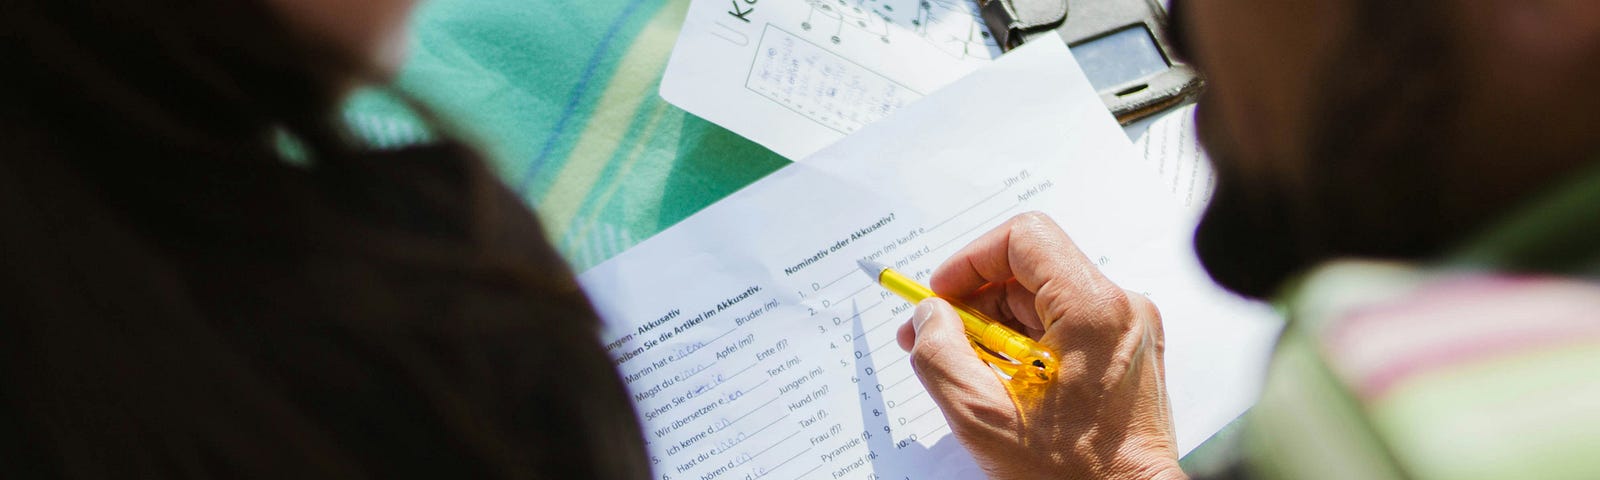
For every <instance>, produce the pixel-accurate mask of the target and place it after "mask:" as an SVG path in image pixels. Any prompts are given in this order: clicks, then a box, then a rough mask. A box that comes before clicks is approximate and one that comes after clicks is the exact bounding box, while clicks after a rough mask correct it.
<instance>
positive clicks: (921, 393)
mask: <svg viewBox="0 0 1600 480" xmlns="http://www.w3.org/2000/svg"><path fill="white" fill-rule="evenodd" d="M927 394H928V390H927V389H922V390H917V393H913V394H911V396H909V397H906V399H905V400H901V401H900V403H897V404H896V405H905V404H907V403H910V402H911V401H912V400H916V399H917V397H920V396H923V395H927Z"/></svg>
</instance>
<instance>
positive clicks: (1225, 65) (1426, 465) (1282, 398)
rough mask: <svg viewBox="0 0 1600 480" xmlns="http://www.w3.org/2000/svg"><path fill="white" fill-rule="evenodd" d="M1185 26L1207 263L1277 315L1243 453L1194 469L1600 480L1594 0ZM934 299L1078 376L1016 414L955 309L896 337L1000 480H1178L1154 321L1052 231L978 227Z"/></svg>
mask: <svg viewBox="0 0 1600 480" xmlns="http://www.w3.org/2000/svg"><path fill="white" fill-rule="evenodd" d="M1173 8H1174V10H1173V13H1174V18H1173V24H1174V25H1175V26H1176V27H1177V28H1178V30H1179V31H1177V32H1174V36H1175V38H1180V39H1181V42H1180V50H1182V51H1183V52H1184V55H1185V56H1186V57H1187V59H1188V60H1190V61H1192V62H1193V63H1194V64H1195V65H1197V66H1198V68H1199V69H1200V70H1202V71H1203V73H1204V74H1205V76H1206V77H1207V80H1208V85H1209V87H1208V91H1207V92H1206V93H1205V94H1204V95H1203V98H1202V100H1201V104H1200V107H1199V109H1198V120H1199V123H1198V125H1199V129H1200V134H1201V137H1202V141H1203V142H1204V144H1205V146H1206V147H1207V150H1208V152H1209V153H1210V155H1211V157H1212V160H1213V161H1214V162H1215V166H1216V170H1217V173H1218V177H1219V178H1218V185H1217V190H1216V195H1215V198H1213V199H1212V202H1211V203H1210V205H1209V206H1208V209H1207V211H1206V213H1205V215H1204V217H1203V220H1202V222H1201V224H1200V226H1199V228H1198V231H1197V232H1196V234H1195V248H1196V249H1197V253H1198V254H1199V256H1200V258H1201V260H1202V261H1203V263H1204V264H1205V266H1206V268H1207V269H1208V270H1209V271H1210V273H1211V275H1212V276H1213V278H1215V279H1216V280H1217V281H1218V282H1219V283H1220V284H1222V285H1223V286H1225V287H1228V288H1230V289H1232V290H1234V291H1235V292H1238V293H1240V294H1243V295H1246V296H1250V297H1255V298H1260V299H1268V300H1272V301H1274V302H1275V303H1276V304H1277V305H1278V306H1279V307H1280V309H1281V311H1283V312H1286V313H1287V315H1288V317H1289V322H1290V323H1289V325H1288V327H1287V330H1286V331H1285V332H1284V334H1283V337H1282V339H1281V342H1280V344H1279V345H1278V349H1277V353H1276V355H1275V358H1274V360H1273V364H1272V367H1271V371H1270V375H1269V379H1268V386H1267V388H1266V391H1265V392H1264V395H1263V397H1262V399H1261V401H1260V404H1259V405H1258V406H1257V407H1255V408H1254V409H1253V411H1252V412H1251V413H1250V414H1249V415H1248V416H1247V417H1246V419H1245V421H1244V424H1243V427H1242V429H1243V430H1242V433H1241V434H1239V435H1238V437H1239V438H1240V439H1241V446H1240V449H1242V451H1243V454H1242V455H1241V456H1242V457H1243V458H1242V459H1241V461H1239V462H1238V463H1237V465H1235V466H1234V467H1232V468H1226V469H1220V471H1217V472H1206V473H1210V474H1215V475H1221V476H1229V477H1256V478H1294V479H1318V478H1326V479H1390V478H1438V479H1469V478H1515V479H1521V478H1540V479H1550V478H1600V455H1597V452H1600V378H1597V377H1596V375H1595V372H1597V371H1600V283H1596V281H1595V280H1596V276H1597V275H1600V95H1596V94H1595V93H1594V92H1593V89H1594V86H1595V85H1600V2H1592V1H1582V0H1516V1H1510V0H1488V1H1483V0H1425V1H1418V2H1391V1H1383V0H1327V1H1305V0H1290V1H1280V2H1259V1H1250V0H1176V2H1175V4H1174V6H1173ZM1085 208H1093V207H1092V206H1085ZM932 286H933V288H934V289H935V290H936V291H938V292H939V293H940V294H941V295H944V296H947V297H954V298H963V299H965V300H966V301H967V302H970V303H971V304H973V305H974V306H976V307H979V308H982V309H985V310H987V311H988V312H990V313H992V314H995V315H997V316H999V317H1003V318H1006V319H1008V320H1009V321H1011V322H1013V323H1014V324H1015V325H1016V326H1017V327H1018V328H1022V329H1025V330H1026V331H1029V332H1030V333H1032V334H1034V335H1036V336H1038V337H1040V338H1041V339H1042V342H1043V343H1044V344H1045V345H1046V346H1048V347H1050V348H1052V349H1053V350H1054V351H1056V353H1057V354H1058V355H1060V357H1061V358H1062V360H1063V362H1062V374H1061V375H1060V377H1059V379H1058V381H1057V382H1056V383H1054V384H1051V385H1049V386H1048V387H1046V388H1044V389H1043V390H1042V391H1032V392H1015V391H1013V392H1010V393H1012V394H1014V395H1008V392H1007V386H1006V385H1003V384H1002V381H1001V380H1000V379H998V378H997V377H996V376H995V375H994V374H993V373H991V371H990V370H989V368H988V367H986V366H985V365H984V364H983V362H981V361H980V360H979V358H978V357H977V356H975V355H974V353H973V351H972V349H971V348H970V347H969V346H968V344H967V340H966V339H965V337H964V335H963V333H962V330H961V323H960V321H959V320H958V319H957V318H956V315H955V313H954V312H953V311H952V310H951V309H950V308H949V306H948V304H947V303H945V302H943V301H940V300H930V301H928V302H924V303H923V304H922V305H919V306H918V309H917V310H916V313H915V315H914V317H913V319H912V320H911V321H910V322H908V324H907V325H906V326H905V327H903V328H902V329H901V332H900V337H901V338H900V340H901V345H902V346H903V347H905V348H907V349H909V350H910V351H911V352H912V362H913V365H914V366H915V367H916V370H917V372H918V374H919V375H920V377H921V379H922V381H923V383H924V384H925V385H926V386H927V387H928V389H929V392H930V394H931V396H932V397H933V398H934V399H935V400H936V401H937V402H938V403H939V405H940V407H941V408H942V410H943V412H944V414H945V416H946V418H947V419H948V420H949V421H950V423H951V425H952V430H953V432H954V433H955V436H956V437H957V438H958V439H959V440H960V441H961V442H962V443H963V444H964V445H966V446H967V447H968V449H969V450H971V451H972V453H973V454H974V455H975V456H976V458H977V459H978V461H979V463H980V465H982V466H983V467H984V468H985V469H986V471H988V472H989V473H990V474H991V476H993V477H995V478H1014V479H1022V478H1040V479H1043V478H1105V479H1135V478H1137V479H1147V478H1160V479H1175V478H1184V477H1185V476H1186V473H1185V472H1183V471H1181V470H1180V468H1179V466H1178V456H1177V452H1176V446H1175V441H1174V439H1173V433H1172V420H1171V418H1172V417H1171V413H1170V407H1169V405H1168V404H1167V398H1166V395H1165V392H1164V390H1163V389H1164V387H1163V380H1162V378H1163V376H1162V372H1163V369H1164V367H1163V365H1162V349H1163V339H1162V333H1161V321H1160V313H1159V312H1158V311H1157V309H1156V308H1155V307H1154V306H1152V305H1151V304H1150V302H1149V301H1148V300H1145V299H1144V298H1141V297H1140V296H1138V295H1137V294H1133V293H1128V292H1125V291H1124V290H1123V289H1121V288H1118V287H1117V286H1116V285H1114V284H1112V283H1111V282H1109V281H1108V280H1107V279H1106V278H1105V277H1103V276H1101V275H1100V273H1099V272H1098V271H1097V270H1096V269H1095V267H1094V266H1093V265H1092V264H1091V263H1090V262H1088V261H1087V260H1085V258H1084V256H1083V255H1082V254H1081V253H1079V252H1078V251H1077V250H1076V248H1075V247H1074V246H1073V244H1072V241H1071V240H1070V239H1069V238H1068V237H1067V236H1066V235H1065V234H1064V233H1063V232H1062V230H1061V229H1060V228H1058V227H1057V226H1056V225H1055V224H1054V223H1052V222H1051V220H1050V219H1048V218H1043V217H1041V216H1038V215H1024V216H1021V217H1018V218H1015V219H1013V220H1012V221H1011V222H1009V223H1008V224H1006V225H1005V226H1003V227H1000V228H999V229H997V230H995V231H992V232H989V233H988V234H987V235H986V236H984V237H982V238H981V239H979V240H977V241H976V242H975V243H974V244H973V245H970V246H968V247H967V248H966V249H965V250H963V251H961V252H960V253H958V254H956V255H955V256H954V257H953V258H952V259H951V260H949V261H948V262H947V263H945V264H944V265H943V266H942V267H940V268H939V269H938V270H936V272H935V273H934V274H933V277H932ZM1189 473H1192V474H1199V473H1201V472H1189Z"/></svg>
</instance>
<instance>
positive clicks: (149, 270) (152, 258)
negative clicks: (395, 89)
mask: <svg viewBox="0 0 1600 480" xmlns="http://www.w3.org/2000/svg"><path fill="white" fill-rule="evenodd" d="M412 4H413V1H412V0H220V1H179V0H153V1H145V2H124V1H83V0H67V1H54V0H8V1H7V2H5V3H4V5H3V6H0V31H3V32H5V33H4V40H3V43H0V63H4V64H5V65H6V66H7V68H6V72H7V73H6V74H5V80H4V81H3V82H4V83H3V85H4V88H0V104H4V105H5V108H3V109H0V224H3V225H4V226H3V227H0V252H3V254H0V255H3V259H4V260H3V267H0V292H3V293H0V295H4V297H3V300H0V319H3V320H0V324H3V325H4V328H5V331H4V333H3V334H0V352H3V353H0V355H3V358H4V360H3V361H0V409H3V410H0V442H3V444H0V469H3V470H4V471H5V472H6V473H5V475H6V476H7V477H18V476H47V477H77V478H103V477H140V478H170V477H217V478H246V477H258V478H308V477H339V478H364V477H372V478H393V477H418V476H428V477H449V478H574V479H576V478H597V479H621V478H628V479H640V478H646V477H648V475H649V466H648V464H647V463H646V460H645V456H644V445H643V440H642V437H641V434H640V431H639V425H638V421H637V420H636V419H635V417H634V416H633V415H632V407H631V405H630V404H629V402H628V398H627V396H626V395H625V393H624V391H623V387H622V383H621V381H620V380H619V379H618V377H617V374H616V372H615V371H614V370H613V368H612V367H611V362H610V361H609V359H608V358H607V357H606V356H605V354H604V352H603V351H602V349H601V346H600V343H599V340H598V333H597V329H598V328H599V326H598V322H597V320H596V317H595V314H594V312H593V311H592V309H591V308H590V306H589V304H588V302H587V300H586V299H585V297H584V296H583V295H582V293H581V292H580V291H579V289H578V287H577V284H576V282H575V281H574V280H573V277H572V275H571V273H570V272H569V271H568V270H567V267H566V266H565V265H564V264H563V263H562V262H561V260H560V258H559V257H558V256H557V255H556V254H555V252H554V251H553V250H552V249H551V248H550V246H549V244H548V243H547V242H546V241H545V239H544V236H543V234H542V233H541V231H540V228H539V224H538V223H537V222H536V221H535V219H534V217H533V215H532V213H531V212H529V211H528V210H527V209H526V208H525V207H524V206H523V204H522V202H521V201H520V200H519V199H518V198H517V197H516V196H515V195H514V194H513V193H512V192H510V191H509V190H507V189H506V188H505V187H504V186H503V185H502V184H501V183H499V181H498V180H497V179H496V178H495V177H494V176H493V175H492V174H491V173H490V171H489V169H488V168H487V167H486V165H485V163H484V161H482V160H481V159H480V158H479V157H478V156H477V155H476V154H474V153H473V152H472V151H471V150H469V149H467V148H465V147H464V146H462V145H461V144H460V143H458V142H455V141H453V140H450V139H449V138H448V137H449V135H448V132H447V131H443V130H441V131H439V132H436V133H437V134H438V136H440V137H443V138H442V140H441V141H439V142H437V143H435V144H433V145H430V146H425V147H417V148H411V149H404V150H398V151H387V152H372V151H367V150H364V149H361V148H358V147H357V145H356V142H354V141H352V140H351V137H350V135H349V134H348V133H347V132H346V131H345V130H344V129H343V128H342V127H341V124H340V123H339V121H338V120H339V115H338V108H339V105H340V102H341V101H342V100H343V98H344V97H345V96H346V95H347V94H348V93H350V91H351V90H352V89H354V88H355V87H358V86H362V85H369V84H379V83H383V82H385V81H386V79H387V78H388V77H389V76H390V75H392V74H393V72H395V70H396V69H397V67H398V65H399V63H400V59H401V58H403V51H404V48H403V47H404V46H405V45H406V28H405V26H406V25H407V22H408V18H407V17H408V16H409V15H410V12H411V10H412V7H413V5H412Z"/></svg>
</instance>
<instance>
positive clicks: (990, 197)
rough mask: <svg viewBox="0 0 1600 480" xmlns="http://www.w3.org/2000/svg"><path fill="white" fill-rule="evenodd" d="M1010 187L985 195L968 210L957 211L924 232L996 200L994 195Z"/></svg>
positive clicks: (937, 227) (935, 228) (996, 195)
mask: <svg viewBox="0 0 1600 480" xmlns="http://www.w3.org/2000/svg"><path fill="white" fill-rule="evenodd" d="M1009 189H1010V187H1004V188H1001V189H1000V191H998V192H994V194H993V195H989V196H987V197H984V198H983V200H979V201H978V203H974V204H972V206H970V207H967V209H966V210H962V211H961V212H960V213H957V214H955V215H951V216H950V218H946V219H944V221H943V222H939V223H938V224H936V225H934V226H932V227H928V229H927V230H923V232H924V233H926V232H932V231H934V230H938V229H939V227H943V226H944V224H946V223H950V221H951V220H955V219H957V218H961V216H962V215H966V214H967V212H970V211H972V209H974V208H978V206H980V205H983V204H985V203H988V202H989V201H990V200H994V197H998V196H1000V194H1002V193H1006V190H1009Z"/></svg>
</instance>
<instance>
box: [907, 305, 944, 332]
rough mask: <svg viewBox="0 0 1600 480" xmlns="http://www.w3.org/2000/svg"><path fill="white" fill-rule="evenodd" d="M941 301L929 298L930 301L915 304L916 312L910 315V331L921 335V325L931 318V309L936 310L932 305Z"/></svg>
mask: <svg viewBox="0 0 1600 480" xmlns="http://www.w3.org/2000/svg"><path fill="white" fill-rule="evenodd" d="M941 301H943V300H939V299H937V298H930V299H927V300H923V301H922V302H921V303H918V304H917V311H915V312H913V313H912V314H911V331H912V332H917V333H921V332H922V324H923V323H926V322H927V321H928V319H929V318H933V309H934V308H936V307H934V303H936V302H941Z"/></svg>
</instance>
